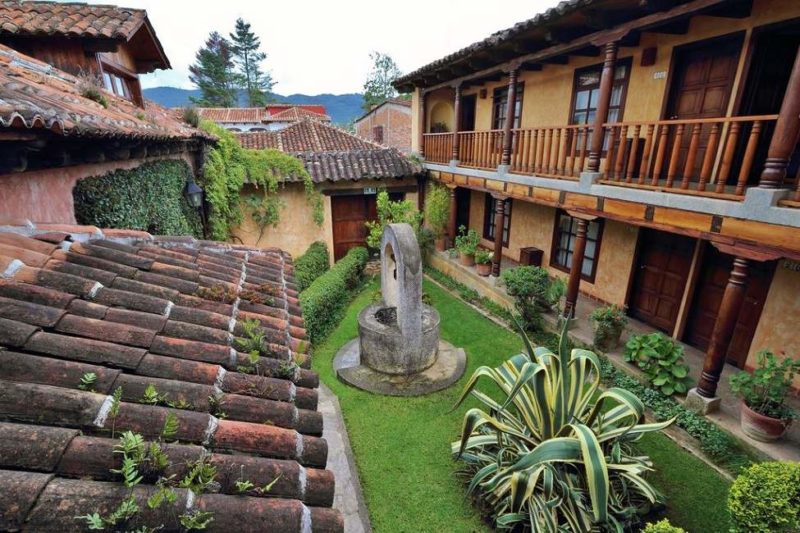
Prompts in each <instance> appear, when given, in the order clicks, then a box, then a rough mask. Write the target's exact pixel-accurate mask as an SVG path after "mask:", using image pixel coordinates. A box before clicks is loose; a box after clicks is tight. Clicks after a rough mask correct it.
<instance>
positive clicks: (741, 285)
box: [697, 257, 747, 398]
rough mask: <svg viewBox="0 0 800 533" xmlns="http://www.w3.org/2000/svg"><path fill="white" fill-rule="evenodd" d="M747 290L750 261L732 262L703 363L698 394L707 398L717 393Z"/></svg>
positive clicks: (738, 259) (739, 259) (742, 259)
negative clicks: (731, 268) (748, 264)
mask: <svg viewBox="0 0 800 533" xmlns="http://www.w3.org/2000/svg"><path fill="white" fill-rule="evenodd" d="M746 288H747V259H744V258H742V257H736V258H734V260H733V270H731V275H730V277H729V278H728V285H727V286H726V287H725V293H724V294H723V295H722V303H721V304H720V306H719V312H718V313H717V320H716V322H714V329H713V330H712V332H711V341H710V342H709V345H708V350H707V351H706V357H705V360H704V362H703V372H702V373H701V374H700V382H699V383H698V384H697V393H698V394H699V395H700V396H703V397H705V398H714V396H715V395H716V392H717V383H719V378H720V375H721V374H722V369H723V367H724V366H725V357H726V356H727V353H728V346H729V345H730V341H731V335H732V334H733V329H734V328H735V327H736V321H737V320H738V318H739V311H740V310H741V309H742V303H743V302H744V293H745V290H746Z"/></svg>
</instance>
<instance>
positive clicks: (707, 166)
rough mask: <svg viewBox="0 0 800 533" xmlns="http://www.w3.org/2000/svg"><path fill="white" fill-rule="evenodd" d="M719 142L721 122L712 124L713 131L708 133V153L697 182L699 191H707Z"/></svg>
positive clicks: (704, 158)
mask: <svg viewBox="0 0 800 533" xmlns="http://www.w3.org/2000/svg"><path fill="white" fill-rule="evenodd" d="M718 142H719V124H718V123H716V122H715V123H714V124H713V125H712V126H711V133H710V134H709V135H708V145H707V146H706V155H705V157H703V166H702V167H701V168H700V181H699V182H698V184H697V190H698V191H705V190H706V184H707V183H708V179H709V178H710V177H711V171H712V170H713V169H714V159H715V158H716V156H717V143H718Z"/></svg>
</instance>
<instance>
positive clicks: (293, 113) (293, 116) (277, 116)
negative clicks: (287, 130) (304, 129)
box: [264, 107, 331, 122]
mask: <svg viewBox="0 0 800 533" xmlns="http://www.w3.org/2000/svg"><path fill="white" fill-rule="evenodd" d="M304 118H310V119H314V120H322V121H324V122H330V121H331V117H329V116H328V115H325V114H321V113H317V112H316V111H310V110H308V109H303V108H302V107H290V108H288V109H284V110H283V111H278V112H277V113H273V114H271V115H269V116H267V117H265V118H264V121H265V122H296V121H298V120H301V119H304Z"/></svg>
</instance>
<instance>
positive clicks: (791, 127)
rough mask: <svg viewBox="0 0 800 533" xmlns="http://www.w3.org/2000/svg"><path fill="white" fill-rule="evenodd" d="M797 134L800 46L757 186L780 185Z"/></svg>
mask: <svg viewBox="0 0 800 533" xmlns="http://www.w3.org/2000/svg"><path fill="white" fill-rule="evenodd" d="M798 134H800V48H798V51H797V53H796V54H795V58H794V66H793V67H792V74H791V75H790V77H789V83H788V84H787V85H786V93H785V94H784V96H783V103H782V104H781V110H780V112H779V113H778V121H777V122H776V123H775V132H774V133H773V134H772V140H771V141H770V143H769V150H768V152H767V160H766V162H765V163H764V170H763V171H762V172H761V179H760V180H759V182H758V186H759V187H763V188H765V189H777V188H778V187H780V186H781V185H783V180H784V178H785V177H786V167H787V166H789V158H791V157H792V152H794V147H795V145H796V144H797V138H798Z"/></svg>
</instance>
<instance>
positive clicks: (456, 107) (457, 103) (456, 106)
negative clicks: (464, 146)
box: [450, 83, 461, 160]
mask: <svg viewBox="0 0 800 533" xmlns="http://www.w3.org/2000/svg"><path fill="white" fill-rule="evenodd" d="M455 89H456V94H455V98H454V100H453V112H454V114H455V117H453V118H454V119H455V120H454V121H453V124H455V127H454V128H453V130H454V132H453V152H452V154H451V155H450V159H454V160H458V158H459V154H458V152H459V146H460V144H461V143H460V140H459V137H458V132H459V131H461V84H460V83H459V84H458V85H456V87H455Z"/></svg>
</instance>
